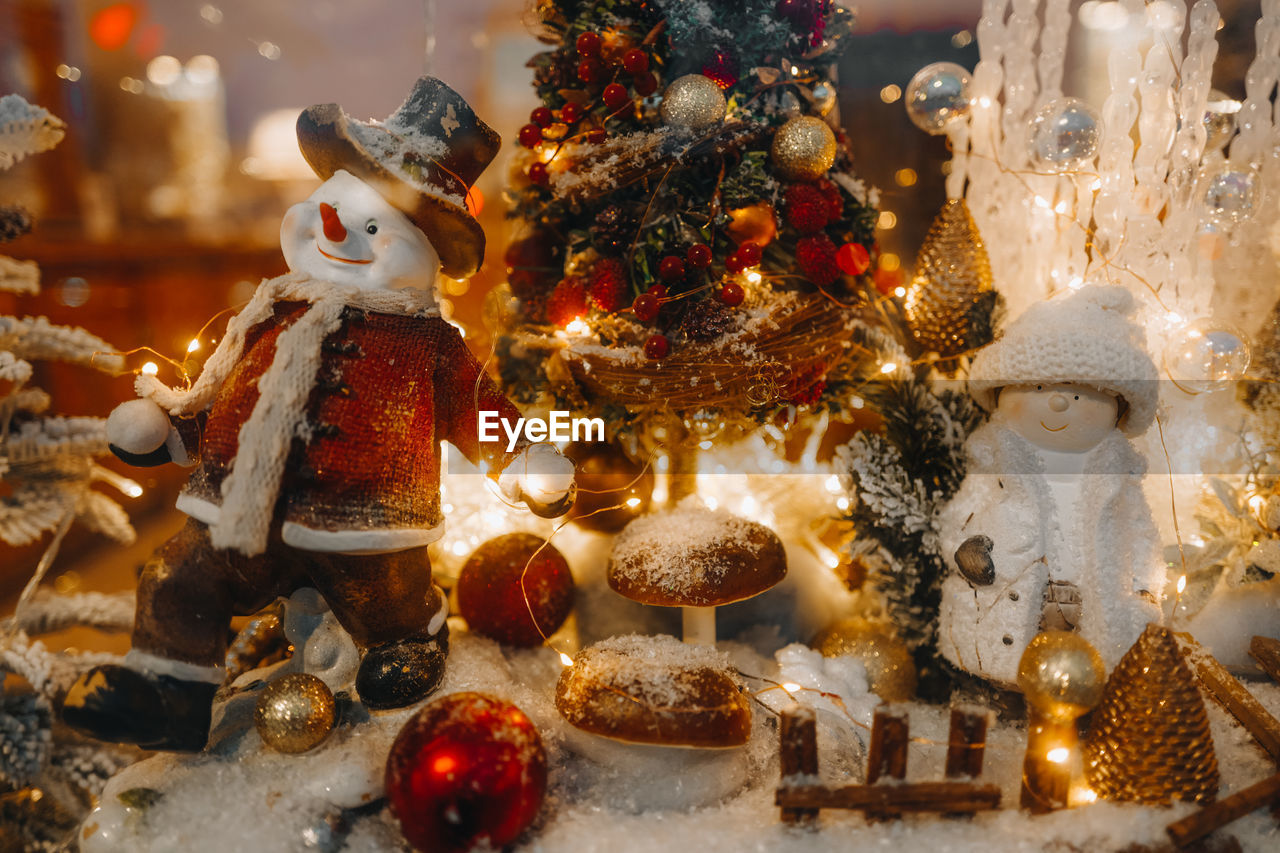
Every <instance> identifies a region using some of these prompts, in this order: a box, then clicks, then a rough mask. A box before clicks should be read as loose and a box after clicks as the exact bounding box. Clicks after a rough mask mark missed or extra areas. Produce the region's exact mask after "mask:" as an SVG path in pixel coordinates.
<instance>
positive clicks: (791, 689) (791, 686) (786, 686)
mask: <svg viewBox="0 0 1280 853" xmlns="http://www.w3.org/2000/svg"><path fill="white" fill-rule="evenodd" d="M782 689H783V690H785V691H787V692H788V693H795V692H797V691H798V690H799V689H800V685H799V684H796V683H795V682H794V681H784V682H783V683H782Z"/></svg>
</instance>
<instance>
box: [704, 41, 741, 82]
mask: <svg viewBox="0 0 1280 853" xmlns="http://www.w3.org/2000/svg"><path fill="white" fill-rule="evenodd" d="M702 76H703V77H706V78H707V79H709V80H711V81H712V82H714V83H715V84H716V85H717V86H719V87H720V88H721V89H728V88H730V87H731V86H733V85H734V84H735V83H737V82H738V59H737V57H735V56H734V55H733V54H731V53H729V52H728V51H725V50H717V51H716V52H715V53H713V54H712V55H711V59H710V60H708V61H707V63H706V64H704V65H703V66H702Z"/></svg>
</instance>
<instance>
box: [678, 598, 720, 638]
mask: <svg viewBox="0 0 1280 853" xmlns="http://www.w3.org/2000/svg"><path fill="white" fill-rule="evenodd" d="M680 613H681V615H682V616H683V617H684V641H685V642H686V643H689V644H690V645H693V646H714V645H715V644H716V609H715V608H714V607H681V608H680Z"/></svg>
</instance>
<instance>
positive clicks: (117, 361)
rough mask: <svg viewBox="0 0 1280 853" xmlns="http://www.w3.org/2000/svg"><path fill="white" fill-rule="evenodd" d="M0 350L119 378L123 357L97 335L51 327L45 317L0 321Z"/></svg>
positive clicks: (11, 318)
mask: <svg viewBox="0 0 1280 853" xmlns="http://www.w3.org/2000/svg"><path fill="white" fill-rule="evenodd" d="M0 350H9V351H10V352H12V353H13V354H14V355H17V356H18V357H20V358H25V359H30V360H33V361H34V360H36V359H51V360H53V361H66V362H70V363H72V364H82V365H84V366H86V367H92V368H94V369H95V370H101V371H102V372H103V373H110V374H112V375H119V374H121V373H123V372H124V369H125V364H124V357H123V356H121V355H119V354H118V353H116V352H115V347H113V346H111V344H109V343H107V342H106V341H104V340H103V339H102V338H100V337H98V336H97V335H93V334H90V333H89V332H87V331H85V330H84V329H81V328H79V327H77V326H55V325H54V324H52V323H50V322H49V319H48V318H47V317H21V318H19V317H0Z"/></svg>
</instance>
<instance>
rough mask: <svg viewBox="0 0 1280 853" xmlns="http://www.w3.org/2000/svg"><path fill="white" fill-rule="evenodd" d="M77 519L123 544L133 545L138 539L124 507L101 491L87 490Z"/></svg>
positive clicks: (81, 499)
mask: <svg viewBox="0 0 1280 853" xmlns="http://www.w3.org/2000/svg"><path fill="white" fill-rule="evenodd" d="M76 521H79V522H80V523H81V524H83V525H85V526H86V527H88V528H89V529H90V530H93V531H96V532H97V533H101V534H102V535H103V536H106V537H108V538H109V539H114V540H115V541H116V542H119V543H120V544H121V545H132V544H133V542H134V540H135V539H137V533H136V532H135V531H134V529H133V525H132V524H130V523H129V514H128V513H126V512H125V511H124V507H122V506H120V504H118V503H116V502H115V501H114V500H112V499H111V498H109V497H107V496H106V495H104V494H102V493H101V492H95V491H92V490H89V489H86V490H85V492H84V493H83V495H82V496H81V498H80V505H79V508H78V512H77V514H76Z"/></svg>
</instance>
